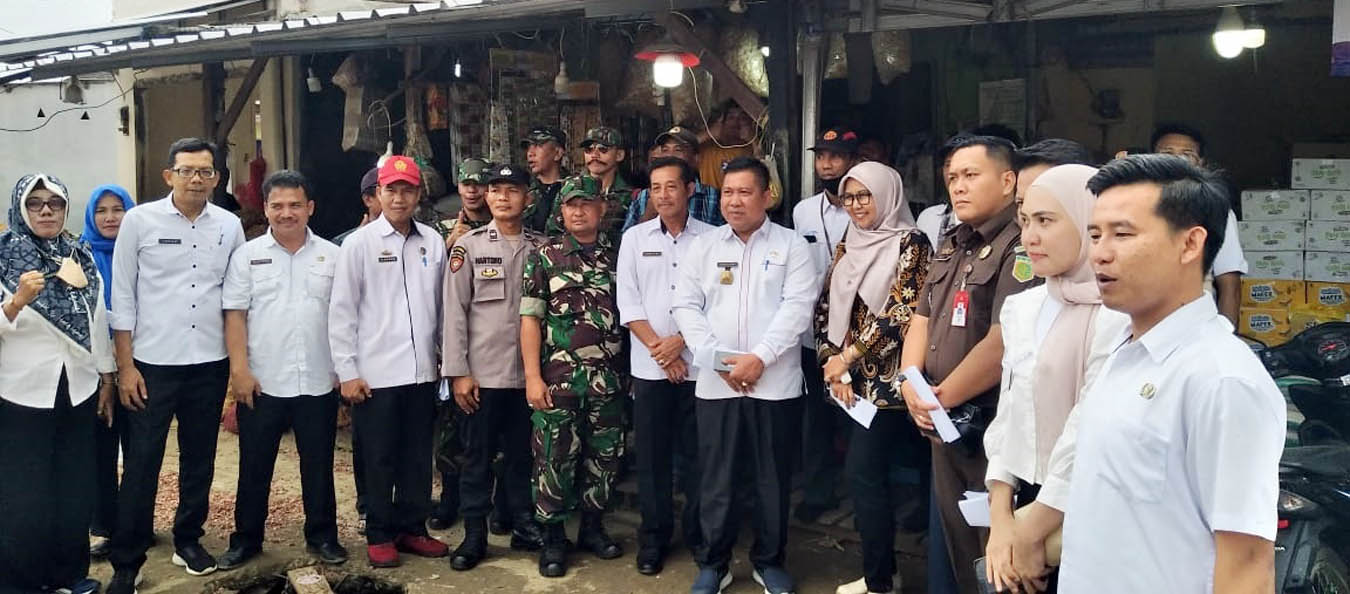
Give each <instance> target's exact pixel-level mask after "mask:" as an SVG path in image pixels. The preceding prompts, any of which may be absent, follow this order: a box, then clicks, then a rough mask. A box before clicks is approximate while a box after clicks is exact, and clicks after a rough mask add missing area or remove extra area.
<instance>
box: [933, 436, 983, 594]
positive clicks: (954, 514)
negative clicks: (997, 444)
mask: <svg viewBox="0 0 1350 594" xmlns="http://www.w3.org/2000/svg"><path fill="white" fill-rule="evenodd" d="M962 440H963V441H964V438H962ZM930 443H931V442H930ZM930 447H931V448H932V451H933V495H934V497H935V498H936V499H935V502H936V504H937V510H938V517H940V518H941V520H942V533H943V536H944V537H945V539H946V543H947V555H948V558H949V559H950V560H951V564H952V575H954V576H956V584H957V586H958V588H959V589H960V591H961V592H979V591H980V590H979V588H980V585H979V583H977V581H976V580H975V571H974V569H973V568H974V566H975V560H976V559H979V558H980V557H983V556H984V546H985V541H986V540H988V538H989V530H988V529H987V528H972V527H971V526H970V524H967V523H966V519H965V516H962V515H961V510H960V508H959V507H957V502H958V501H960V500H961V499H962V498H963V497H962V494H964V493H965V492H966V491H981V490H984V488H985V486H984V472H985V469H986V468H987V467H988V464H989V461H988V459H987V458H985V454H984V446H983V444H981V445H980V447H979V451H978V452H975V453H972V452H970V451H968V450H967V448H966V446H965V445H963V444H961V443H932V444H931V446H930Z"/></svg>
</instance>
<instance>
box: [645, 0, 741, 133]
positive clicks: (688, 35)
mask: <svg viewBox="0 0 1350 594" xmlns="http://www.w3.org/2000/svg"><path fill="white" fill-rule="evenodd" d="M655 20H656V22H657V23H658V24H660V25H661V26H662V27H665V28H666V31H667V32H669V33H670V36H671V37H672V38H674V39H675V42H676V43H678V44H680V45H682V46H684V48H685V49H687V50H689V51H690V52H692V53H694V54H695V55H697V56H698V59H699V61H700V65H701V66H703V67H704V68H706V69H707V70H708V72H710V73H712V76H713V80H714V81H716V82H717V84H718V85H721V86H722V87H724V88H725V89H727V92H728V93H729V94H730V95H731V99H732V100H733V101H735V102H736V104H737V105H739V106H741V109H744V110H745V113H746V114H748V115H749V116H750V117H752V118H754V119H755V120H756V121H759V120H760V118H761V117H763V116H764V113H765V112H766V111H768V108H767V107H765V105H764V101H762V100H761V99H760V98H759V95H757V94H755V92H754V91H753V90H751V89H750V87H749V86H748V85H746V84H745V81H743V80H741V77H740V76H737V75H736V72H735V71H733V70H732V69H731V67H729V66H727V63H726V62H724V61H722V57H721V56H719V55H717V52H715V51H713V50H712V49H709V48H708V46H706V45H704V44H703V41H702V40H700V39H699V38H698V36H697V35H694V32H693V31H691V30H690V29H689V25H688V24H687V23H685V22H684V20H682V19H679V18H676V17H673V16H672V15H671V14H669V13H667V14H664V15H660V16H657V17H656V18H655Z"/></svg>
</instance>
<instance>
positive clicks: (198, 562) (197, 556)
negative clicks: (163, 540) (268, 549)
mask: <svg viewBox="0 0 1350 594" xmlns="http://www.w3.org/2000/svg"><path fill="white" fill-rule="evenodd" d="M255 549H256V550H254V551H252V552H248V553H247V554H246V555H244V556H243V557H240V558H239V562H238V563H235V564H234V565H233V566H232V567H239V565H240V564H242V563H243V562H245V561H248V560H249V559H251V558H253V557H255V556H257V555H258V553H261V552H262V549H261V548H257V547H255ZM170 560H171V561H172V562H173V564H174V565H177V566H179V567H182V568H183V569H185V570H187V572H188V575H195V576H203V575H207V574H209V573H213V572H215V571H216V569H217V568H218V567H217V565H216V558H215V557H212V556H211V553H208V552H206V549H204V548H202V545H200V544H197V543H192V544H190V545H186V546H183V547H179V548H178V550H176V551H174V553H173V557H171V558H170Z"/></svg>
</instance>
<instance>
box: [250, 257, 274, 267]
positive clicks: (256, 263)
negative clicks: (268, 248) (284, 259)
mask: <svg viewBox="0 0 1350 594" xmlns="http://www.w3.org/2000/svg"><path fill="white" fill-rule="evenodd" d="M271 263H272V259H271V258H263V259H261V260H249V261H248V265H249V266H261V265H263V264H271Z"/></svg>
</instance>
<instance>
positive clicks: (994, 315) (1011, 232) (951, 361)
mask: <svg viewBox="0 0 1350 594" xmlns="http://www.w3.org/2000/svg"><path fill="white" fill-rule="evenodd" d="M1016 214H1017V207H1016V206H1015V205H1009V206H1008V208H1006V209H1004V210H1003V211H1002V212H1000V213H998V214H997V215H994V217H993V218H992V219H990V220H988V221H986V222H985V223H984V224H983V225H980V226H979V227H972V226H970V225H969V224H965V223H963V224H961V226H959V227H957V228H956V229H955V230H953V231H952V232H951V233H950V234H948V236H947V238H946V239H945V240H944V241H943V242H942V247H941V248H940V249H939V250H938V253H937V254H935V255H934V256H933V260H932V263H931V264H930V268H929V272H928V279H927V280H926V281H925V282H924V285H923V291H922V292H921V293H920V299H919V306H918V308H917V310H916V313H918V314H919V315H921V316H925V317H927V318H928V352H927V353H926V355H927V356H926V357H925V358H924V373H925V374H926V375H927V376H928V378H929V380H930V381H932V382H933V383H934V384H936V383H938V382H941V381H942V380H943V379H945V378H946V377H947V375H948V374H950V373H951V372H952V370H954V369H956V366H957V365H959V364H960V363H961V361H962V360H963V359H965V358H966V355H967V354H968V353H970V350H971V349H972V348H974V347H975V345H976V344H978V343H979V342H980V341H981V340H984V337H985V336H986V335H987V334H989V328H990V326H993V325H994V324H997V323H998V312H999V311H1001V310H1002V309H1003V300H1004V299H1006V298H1007V297H1008V296H1009V295H1014V294H1017V293H1020V292H1022V290H1023V289H1026V288H1027V287H1031V286H1033V285H1035V284H1037V283H1039V282H1040V280H1039V279H1037V278H1036V277H1035V275H1033V274H1032V273H1031V260H1030V259H1029V258H1027V256H1026V252H1025V250H1024V249H1023V248H1022V240H1021V229H1019V228H1018V226H1017V223H1016V222H1015V217H1016ZM963 287H964V289H965V291H966V293H967V294H968V295H969V307H968V308H967V310H966V320H965V325H964V326H958V325H954V324H953V323H952V321H953V320H952V315H953V308H954V306H955V300H956V296H957V294H958V293H959V292H960V291H961V290H962V288H963ZM997 399H998V386H994V387H993V388H992V389H990V390H989V391H987V392H985V393H983V394H980V395H979V396H976V397H975V398H974V399H972V400H971V402H973V403H975V404H977V405H979V406H981V407H990V408H992V407H993V406H994V405H995V404H996V403H997Z"/></svg>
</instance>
